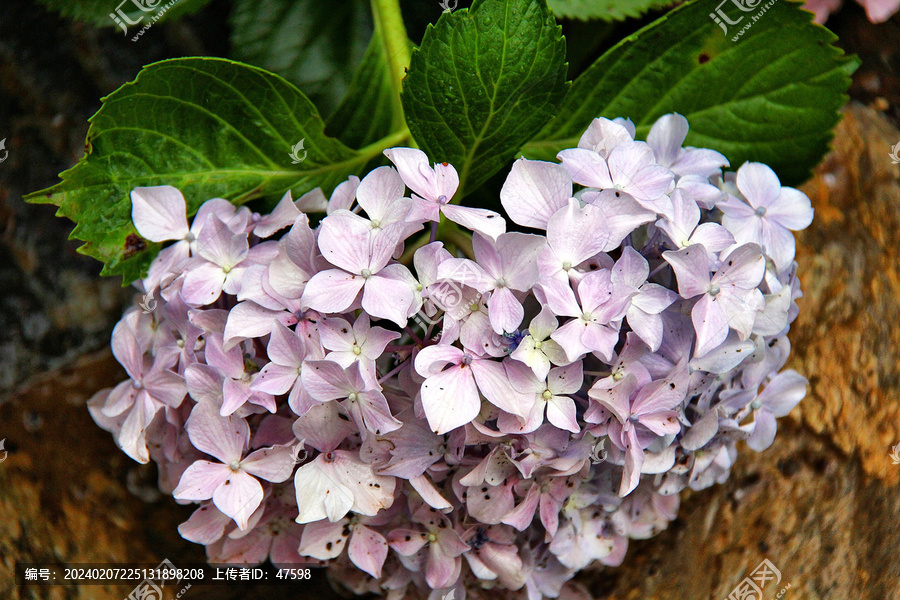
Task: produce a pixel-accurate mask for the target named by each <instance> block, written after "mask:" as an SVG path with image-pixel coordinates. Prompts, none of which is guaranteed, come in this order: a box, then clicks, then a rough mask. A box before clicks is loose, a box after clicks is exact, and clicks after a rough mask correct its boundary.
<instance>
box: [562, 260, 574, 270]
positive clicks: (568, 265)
mask: <svg viewBox="0 0 900 600" xmlns="http://www.w3.org/2000/svg"><path fill="white" fill-rule="evenodd" d="M562 268H563V271H568V270H569V269H571V268H572V262H571V261H568V260H567V261H566V262H564V263H563V264H562Z"/></svg>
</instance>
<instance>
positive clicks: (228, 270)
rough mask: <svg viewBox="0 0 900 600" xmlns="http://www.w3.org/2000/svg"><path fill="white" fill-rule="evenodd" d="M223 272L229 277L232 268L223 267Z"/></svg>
mask: <svg viewBox="0 0 900 600" xmlns="http://www.w3.org/2000/svg"><path fill="white" fill-rule="evenodd" d="M222 272H223V273H225V274H226V275H228V274H229V273H231V267H229V266H228V265H225V266H224V267H222Z"/></svg>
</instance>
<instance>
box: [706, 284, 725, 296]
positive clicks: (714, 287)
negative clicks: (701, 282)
mask: <svg viewBox="0 0 900 600" xmlns="http://www.w3.org/2000/svg"><path fill="white" fill-rule="evenodd" d="M721 291H722V290H721V289H719V286H717V285H716V284H712V285H711V286H709V295H710V296H718V295H719V292H721Z"/></svg>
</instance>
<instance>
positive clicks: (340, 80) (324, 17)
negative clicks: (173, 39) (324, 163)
mask: <svg viewBox="0 0 900 600" xmlns="http://www.w3.org/2000/svg"><path fill="white" fill-rule="evenodd" d="M230 21H231V31H232V33H231V47H232V56H233V58H235V59H237V60H240V61H242V62H246V63H249V64H252V65H256V66H258V67H262V68H264V69H266V70H268V71H271V72H273V73H277V74H278V75H281V76H282V77H284V78H285V79H287V80H288V81H290V82H291V83H293V84H294V85H296V86H297V87H298V88H300V89H301V90H302V91H303V93H304V94H306V95H307V96H308V97H309V99H310V100H312V101H313V102H315V104H316V106H318V107H319V109H320V112H322V113H323V114H329V113H331V112H332V111H333V110H334V109H335V107H337V105H338V104H339V103H340V101H341V98H342V97H343V96H344V94H346V93H347V89H348V88H349V87H350V82H351V79H352V77H353V68H354V67H355V66H356V65H357V64H359V63H360V61H361V60H362V58H363V54H364V53H365V51H366V44H367V42H368V40H369V38H370V37H371V35H372V17H371V15H370V13H369V8H368V3H367V2H365V1H364V0H341V1H340V2H322V1H321V0H235V2H234V8H233V9H232V13H231V17H230Z"/></svg>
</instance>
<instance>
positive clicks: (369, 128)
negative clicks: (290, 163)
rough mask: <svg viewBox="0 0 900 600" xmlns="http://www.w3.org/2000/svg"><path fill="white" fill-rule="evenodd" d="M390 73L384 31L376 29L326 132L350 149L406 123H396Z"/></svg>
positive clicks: (379, 137)
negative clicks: (383, 41) (383, 38)
mask: <svg viewBox="0 0 900 600" xmlns="http://www.w3.org/2000/svg"><path fill="white" fill-rule="evenodd" d="M392 103H393V95H392V91H391V72H390V69H389V68H388V64H387V60H386V58H385V53H384V46H383V44H382V39H381V32H380V31H379V30H378V29H376V31H375V33H374V35H373V36H372V41H371V42H370V43H369V49H368V50H366V55H365V56H364V57H363V60H362V63H360V65H359V67H357V69H356V73H355V74H354V76H353V81H352V83H351V84H350V89H349V90H348V91H347V95H346V96H344V99H343V100H342V101H341V104H340V106H338V108H337V110H336V111H334V114H332V115H331V116H330V117H329V118H328V121H327V126H326V129H325V133H327V134H328V135H330V136H333V137H336V138H338V139H340V140H341V141H342V142H344V143H345V144H347V145H348V146H350V147H351V148H359V147H362V146H365V145H367V144H371V143H372V142H374V141H376V140H378V139H381V138H383V137H384V136H386V135H388V134H389V133H390V132H391V131H392V130H393V129H399V128H401V127H403V126H404V125H403V123H396V124H395V123H393V120H394V110H393V104H392Z"/></svg>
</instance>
